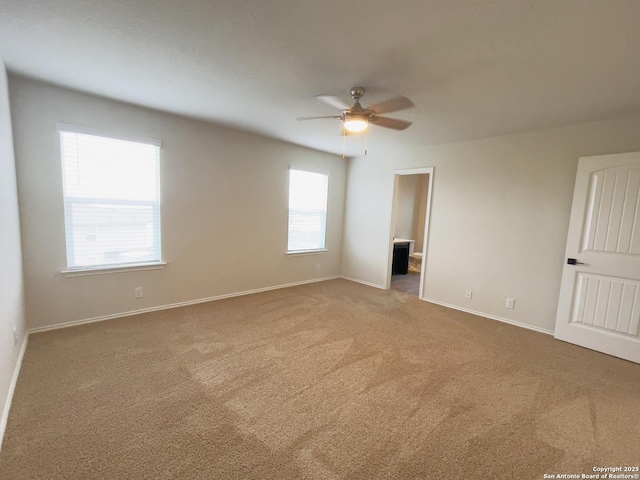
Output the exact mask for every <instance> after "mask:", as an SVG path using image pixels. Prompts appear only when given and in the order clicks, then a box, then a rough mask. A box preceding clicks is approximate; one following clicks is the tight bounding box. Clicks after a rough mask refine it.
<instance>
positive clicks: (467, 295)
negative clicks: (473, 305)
mask: <svg viewBox="0 0 640 480" xmlns="http://www.w3.org/2000/svg"><path fill="white" fill-rule="evenodd" d="M471 297H473V292H472V291H471V290H465V291H464V298H466V299H467V300H471Z"/></svg>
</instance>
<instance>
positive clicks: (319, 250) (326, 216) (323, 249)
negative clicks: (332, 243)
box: [285, 166, 331, 256]
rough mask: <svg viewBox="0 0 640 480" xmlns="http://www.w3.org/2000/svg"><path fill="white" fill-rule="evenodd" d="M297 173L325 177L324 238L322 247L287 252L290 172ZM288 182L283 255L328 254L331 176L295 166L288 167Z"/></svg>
mask: <svg viewBox="0 0 640 480" xmlns="http://www.w3.org/2000/svg"><path fill="white" fill-rule="evenodd" d="M292 171H298V172H303V173H312V174H315V175H323V176H325V177H326V179H327V181H326V186H327V190H326V197H327V199H326V204H325V207H324V236H323V246H322V247H318V248H310V249H305V250H289V221H290V216H291V205H290V203H291V172H292ZM288 177H289V178H288V182H287V247H286V250H285V255H287V256H299V255H314V254H318V253H324V252H328V251H329V249H328V247H327V236H328V231H329V221H328V220H329V183H330V181H331V175H330V174H329V173H326V172H319V171H315V170H312V169H308V168H304V167H297V166H289V170H288Z"/></svg>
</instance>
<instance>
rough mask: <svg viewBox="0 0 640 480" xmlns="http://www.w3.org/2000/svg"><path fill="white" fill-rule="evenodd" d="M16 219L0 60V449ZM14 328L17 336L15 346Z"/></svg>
mask: <svg viewBox="0 0 640 480" xmlns="http://www.w3.org/2000/svg"><path fill="white" fill-rule="evenodd" d="M18 219H19V217H18V194H17V191H16V173H15V163H14V155H13V138H12V133H11V115H10V112H9V93H8V91H7V74H6V70H5V67H4V63H2V61H1V60H0V265H1V266H2V267H0V409H1V410H0V446H1V443H2V434H3V433H4V427H5V421H6V415H7V414H8V403H7V402H8V401H9V400H10V398H8V397H9V389H10V385H11V379H12V377H13V373H14V370H15V366H16V362H17V360H18V354H19V352H20V348H21V346H22V342H23V341H24V339H25V332H26V326H25V317H24V295H23V290H24V289H23V281H22V256H21V249H20V223H19V220H18ZM14 328H16V329H17V334H18V342H17V345H16V344H14V338H13V329H14Z"/></svg>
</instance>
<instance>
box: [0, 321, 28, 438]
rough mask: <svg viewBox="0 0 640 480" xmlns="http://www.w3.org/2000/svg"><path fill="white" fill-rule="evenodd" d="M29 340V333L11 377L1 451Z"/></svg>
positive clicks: (0, 434)
mask: <svg viewBox="0 0 640 480" xmlns="http://www.w3.org/2000/svg"><path fill="white" fill-rule="evenodd" d="M28 340H29V332H25V334H24V339H23V340H22V346H21V347H20V353H18V358H17V360H16V366H15V367H14V369H13V376H12V377H11V383H10V384H9V391H8V392H7V398H6V399H5V402H4V408H3V409H2V417H0V451H2V440H3V439H4V431H5V429H6V428H7V420H8V419H9V410H10V409H11V402H12V400H13V392H14V391H15V389H16V383H17V382H18V375H19V374H20V367H22V359H23V357H24V352H25V351H26V350H27V341H28Z"/></svg>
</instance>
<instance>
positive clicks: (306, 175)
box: [287, 169, 329, 253]
mask: <svg viewBox="0 0 640 480" xmlns="http://www.w3.org/2000/svg"><path fill="white" fill-rule="evenodd" d="M328 186H329V176H328V175H323V174H321V173H312V172H305V171H302V170H293V169H291V170H289V241H288V246H287V251H288V252H290V253H291V252H305V251H313V250H322V249H324V248H325V242H326V236H327V235H326V233H327V191H328Z"/></svg>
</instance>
